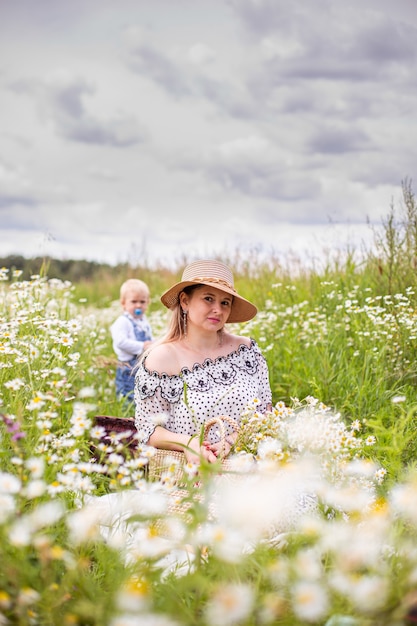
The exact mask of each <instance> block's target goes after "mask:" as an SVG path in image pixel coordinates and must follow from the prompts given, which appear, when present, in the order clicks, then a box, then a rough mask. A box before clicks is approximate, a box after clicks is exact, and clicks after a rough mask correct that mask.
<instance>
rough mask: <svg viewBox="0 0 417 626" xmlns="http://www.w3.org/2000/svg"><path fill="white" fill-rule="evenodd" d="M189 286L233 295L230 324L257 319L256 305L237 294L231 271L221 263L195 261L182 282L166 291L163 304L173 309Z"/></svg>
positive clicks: (183, 276) (188, 268)
mask: <svg viewBox="0 0 417 626" xmlns="http://www.w3.org/2000/svg"><path fill="white" fill-rule="evenodd" d="M189 285H207V286H209V287H216V288H217V289H221V290H222V291H225V292H226V293H229V294H231V295H232V296H233V303H232V310H231V312H230V316H229V319H228V320H227V321H228V322H247V321H248V320H251V319H252V318H253V317H255V315H256V313H257V312H258V310H257V308H256V306H255V305H254V304H252V303H251V302H249V300H245V298H242V296H239V294H238V293H237V292H236V290H235V288H234V284H233V274H232V272H231V270H230V269H229V268H228V267H227V265H224V263H221V262H220V261H212V260H203V261H194V262H193V263H190V264H189V265H187V267H186V268H185V270H184V272H183V274H182V279H181V282H179V283H176V284H175V285H174V286H173V287H171V288H170V289H168V290H167V291H165V293H163V294H162V296H161V302H162V303H163V304H164V305H165V306H166V307H167V308H168V309H173V308H174V307H175V305H176V304H177V303H178V296H179V294H180V293H181V291H183V289H184V288H185V287H188V286H189Z"/></svg>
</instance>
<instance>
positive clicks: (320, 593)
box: [292, 581, 329, 622]
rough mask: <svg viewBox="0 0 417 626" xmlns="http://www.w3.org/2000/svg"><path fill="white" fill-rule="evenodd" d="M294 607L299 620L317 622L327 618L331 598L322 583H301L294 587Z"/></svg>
mask: <svg viewBox="0 0 417 626" xmlns="http://www.w3.org/2000/svg"><path fill="white" fill-rule="evenodd" d="M292 605H293V610H294V613H295V614H296V615H297V617H298V618H299V619H302V620H305V621H307V622H317V621H319V620H322V619H323V618H324V617H325V616H326V614H327V611H328V609H329V598H328V594H327V592H326V590H325V589H324V587H323V586H322V585H321V584H320V583H318V582H311V581H301V582H298V583H296V584H295V585H294V588H293V592H292Z"/></svg>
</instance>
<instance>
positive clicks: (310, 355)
mask: <svg viewBox="0 0 417 626" xmlns="http://www.w3.org/2000/svg"><path fill="white" fill-rule="evenodd" d="M416 214H417V207H416V204H415V200H414V195H413V193H412V190H411V188H410V186H409V185H407V184H405V185H404V206H403V207H402V209H401V211H400V213H399V215H398V214H397V211H396V210H395V208H394V207H392V208H391V211H390V213H389V214H388V216H387V219H386V221H385V222H384V225H383V228H382V230H381V231H380V232H379V233H377V234H376V247H375V251H374V252H372V253H368V254H367V255H365V256H362V257H361V258H360V260H357V255H356V252H355V251H347V252H346V254H345V255H343V256H342V255H341V256H340V257H339V258H337V259H336V260H333V261H331V262H330V261H329V263H328V264H327V266H325V267H324V268H321V269H320V271H319V270H317V271H316V270H311V269H310V270H309V271H306V270H303V269H302V268H300V267H298V268H297V272H291V271H290V270H289V268H288V267H282V265H280V264H279V263H278V262H277V261H276V260H275V259H270V260H269V261H268V262H265V261H264V260H263V261H260V260H259V259H258V258H257V256H256V253H255V252H254V253H253V256H252V257H251V258H247V257H245V258H242V257H241V256H240V255H239V253H236V254H235V255H234V256H233V257H231V258H230V259H223V260H225V261H226V262H228V263H229V264H230V265H232V267H233V269H234V272H235V276H236V283H237V287H238V290H239V292H240V293H242V295H244V296H246V297H247V298H249V299H250V300H252V301H253V302H255V303H256V304H257V306H258V309H259V313H258V315H257V317H256V318H255V319H254V320H253V321H251V322H248V323H246V324H242V325H235V326H234V327H233V328H232V330H234V331H236V332H238V333H240V334H244V335H248V336H251V337H253V338H254V339H255V340H256V341H257V342H258V344H259V345H260V347H261V349H262V351H263V353H264V355H265V357H266V359H267V361H268V365H269V371H270V380H271V386H272V390H273V399H274V410H273V411H272V412H271V414H269V415H267V416H261V415H259V414H258V413H257V412H256V402H254V404H253V405H251V406H249V407H248V408H247V411H245V412H244V414H243V415H242V432H241V435H240V440H239V446H238V449H237V450H236V459H237V461H236V468H239V471H237V475H236V476H235V475H233V476H232V478H231V479H230V480H228V479H227V476H223V477H222V475H219V474H218V468H213V467H209V466H208V467H205V466H202V467H201V470H200V471H201V475H200V479H201V480H200V483H201V484H199V485H198V486H196V483H195V477H193V476H192V475H191V476H190V477H189V478H188V479H187V483H186V486H185V488H184V491H183V493H182V496H184V495H185V497H186V498H188V500H187V501H188V504H189V506H190V508H189V509H188V513H187V514H184V513H177V512H176V511H173V509H172V503H173V496H172V494H173V493H175V492H174V491H173V490H175V486H173V485H172V484H171V481H170V476H172V471H173V468H172V467H170V466H167V470H166V474H165V477H164V480H163V481H161V482H151V481H149V479H148V478H147V476H146V471H145V468H146V465H147V461H148V459H149V456H150V455H152V449H150V448H148V447H147V446H139V447H138V449H137V450H136V452H135V454H130V453H129V451H128V449H127V444H126V440H125V439H124V438H123V436H118V437H114V438H113V441H112V442H111V445H110V446H109V445H107V446H106V445H104V444H103V442H102V436H103V432H102V430H101V429H100V428H99V427H97V426H96V425H95V423H94V416H95V415H117V416H129V415H132V409H131V408H129V407H125V406H123V405H122V403H121V402H119V401H117V400H116V398H115V392H114V368H115V358H114V355H113V353H112V347H111V341H110V336H109V330H108V329H109V325H110V323H111V322H112V321H113V319H114V318H115V317H116V316H117V315H118V313H119V304H118V302H117V289H118V285H119V284H120V281H121V280H122V277H121V276H115V277H112V279H111V280H107V281H105V282H104V283H103V281H102V280H101V279H100V280H93V279H91V278H89V279H88V280H81V279H80V280H79V281H78V282H77V283H76V284H73V283H71V282H69V281H65V280H61V279H59V278H50V277H49V276H48V273H47V265H46V266H45V268H43V270H42V272H40V274H38V275H33V276H32V277H30V278H28V279H23V278H22V276H21V275H20V273H19V271H17V270H15V269H13V267H10V268H7V267H6V268H3V269H2V270H1V271H0V333H1V337H0V402H1V405H0V410H1V413H2V416H1V422H0V440H1V450H0V460H1V465H0V538H1V542H0V562H1V571H0V624H19V625H28V626H29V625H34V624H42V625H51V626H52V625H56V624H63V625H70V624H71V625H72V624H79V625H83V626H85V625H91V626H105V625H106V626H107V625H109V626H130V625H133V624H141V625H145V626H147V625H149V626H151V625H152V626H183V625H184V626H191V625H196V624H202V625H207V626H222V625H225V626H229V625H230V626H232V625H240V624H241V625H245V626H246V625H247V626H255V625H256V626H258V625H263V624H265V625H267V624H280V625H282V626H290V625H291V626H294V625H302V624H316V625H322V626H324V625H326V626H383V625H386V626H395V625H398V626H401V625H405V624H411V623H413V622H412V621H410V620H411V617H410V607H412V606H414V603H415V602H417V550H416V539H417V472H416V461H415V438H416V411H417V388H416V382H417V365H416V355H417V308H416V304H417V294H416V289H417V276H416V260H417V226H416V225H417V219H416V218H417V215H416ZM129 271H130V273H131V275H138V276H140V277H145V279H146V280H147V282H148V283H149V285H150V287H151V292H152V304H151V307H150V314H149V316H150V320H151V323H152V326H153V328H154V332H155V334H156V335H157V336H158V335H161V334H162V333H163V330H164V328H165V325H166V322H167V314H166V312H165V310H163V308H162V307H161V305H160V303H159V294H160V293H161V292H162V291H163V289H164V288H166V287H168V286H169V285H170V284H172V282H173V281H174V280H175V279H176V278H177V277H178V275H179V274H180V265H179V268H178V274H176V273H175V272H173V271H172V270H171V271H169V270H167V269H166V268H159V269H151V268H130V270H129ZM109 294H112V298H111V299H109ZM254 400H255V399H254ZM255 467H256V471H254V468H255ZM245 468H249V472H247V471H246V469H245ZM248 474H249V475H248ZM305 496H309V498H305ZM306 502H310V503H311V502H313V506H309V505H306ZM213 506H214V509H213ZM213 510H214V511H215V512H214V513H213ZM407 615H408V618H407Z"/></svg>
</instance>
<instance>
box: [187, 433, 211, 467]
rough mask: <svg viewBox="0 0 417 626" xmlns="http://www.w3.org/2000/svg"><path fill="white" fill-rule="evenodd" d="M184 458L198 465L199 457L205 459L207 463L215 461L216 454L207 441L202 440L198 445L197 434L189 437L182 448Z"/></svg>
mask: <svg viewBox="0 0 417 626" xmlns="http://www.w3.org/2000/svg"><path fill="white" fill-rule="evenodd" d="M184 454H185V458H186V460H187V462H188V463H195V464H196V465H199V464H200V462H201V458H203V459H205V460H206V461H208V462H209V463H215V462H216V460H217V455H216V454H215V453H214V451H213V450H212V446H211V445H210V442H209V441H203V443H202V445H201V446H200V439H199V438H198V437H197V436H194V437H191V439H190V440H189V441H188V444H187V447H186V448H184Z"/></svg>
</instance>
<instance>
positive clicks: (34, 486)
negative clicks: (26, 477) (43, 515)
mask: <svg viewBox="0 0 417 626" xmlns="http://www.w3.org/2000/svg"><path fill="white" fill-rule="evenodd" d="M46 489H47V485H46V483H45V481H44V480H40V479H37V480H32V481H30V482H29V483H28V484H27V485H26V487H25V489H24V493H25V495H26V497H27V498H28V499H29V500H32V499H33V498H38V497H39V496H42V495H43V494H44V493H45V491H46Z"/></svg>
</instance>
